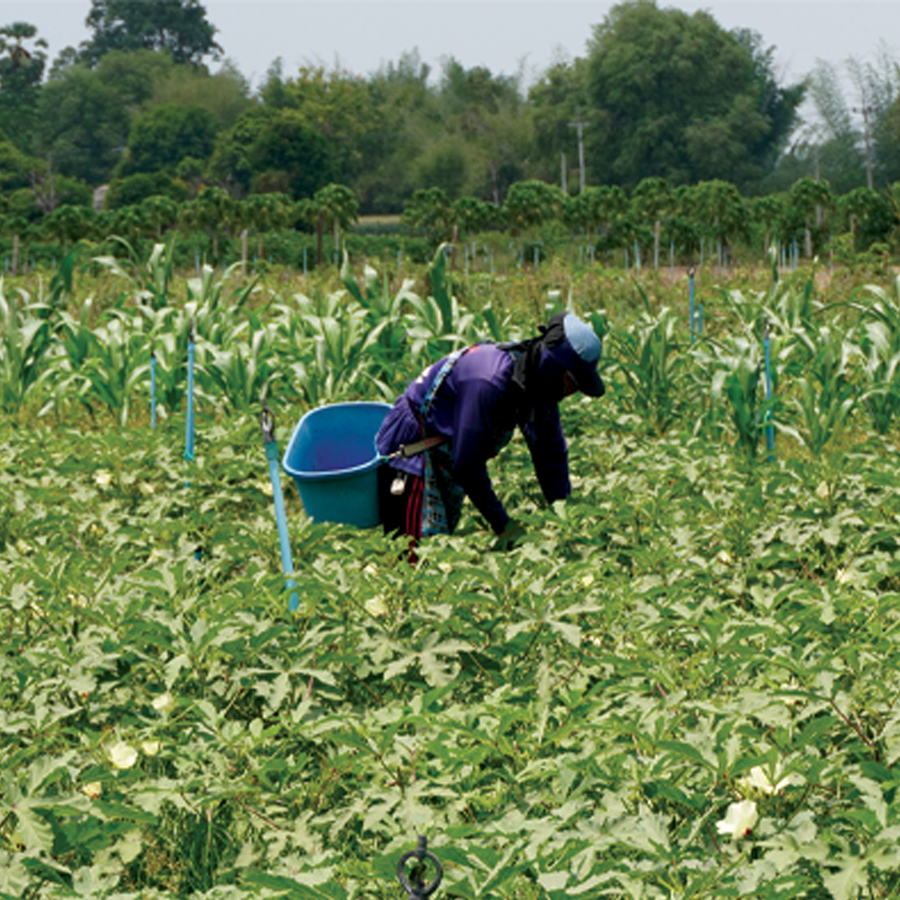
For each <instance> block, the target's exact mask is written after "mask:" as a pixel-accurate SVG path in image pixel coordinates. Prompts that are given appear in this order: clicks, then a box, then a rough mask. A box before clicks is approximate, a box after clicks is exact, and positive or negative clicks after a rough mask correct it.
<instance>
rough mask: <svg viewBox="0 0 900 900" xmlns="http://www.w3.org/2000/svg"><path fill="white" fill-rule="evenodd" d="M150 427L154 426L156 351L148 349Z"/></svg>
mask: <svg viewBox="0 0 900 900" xmlns="http://www.w3.org/2000/svg"><path fill="white" fill-rule="evenodd" d="M150 427H151V428H153V429H155V428H156V351H155V350H151V351H150Z"/></svg>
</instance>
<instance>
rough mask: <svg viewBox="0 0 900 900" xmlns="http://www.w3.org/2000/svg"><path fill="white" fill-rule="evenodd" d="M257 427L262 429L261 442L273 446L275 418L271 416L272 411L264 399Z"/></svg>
mask: <svg viewBox="0 0 900 900" xmlns="http://www.w3.org/2000/svg"><path fill="white" fill-rule="evenodd" d="M259 427H260V428H261V429H262V433H263V441H264V442H265V443H266V444H274V443H275V416H274V415H272V410H271V409H269V404H268V403H266V400H265V397H264V398H263V401H262V415H260V417H259Z"/></svg>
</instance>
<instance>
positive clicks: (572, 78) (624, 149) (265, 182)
mask: <svg viewBox="0 0 900 900" xmlns="http://www.w3.org/2000/svg"><path fill="white" fill-rule="evenodd" d="M86 24H87V25H88V28H89V31H90V33H91V36H90V38H89V39H88V40H86V41H85V42H83V43H82V44H81V45H80V46H79V47H69V48H66V49H65V50H63V51H62V52H61V53H60V54H59V55H58V57H57V58H56V59H55V60H53V61H52V63H50V62H49V61H48V59H47V55H46V44H45V42H44V41H43V40H42V39H41V37H40V35H39V34H38V32H37V29H36V28H35V26H33V25H29V24H27V23H21V22H20V23H12V24H10V25H7V26H5V27H3V28H0V213H2V215H3V216H4V217H5V221H6V222H7V224H6V225H5V226H4V230H5V231H6V232H7V233H9V232H10V231H14V232H16V233H18V232H19V231H21V230H22V227H23V225H22V223H24V224H25V226H29V227H30V226H33V225H35V224H36V223H39V222H40V221H42V220H43V219H45V218H47V219H48V223H47V224H48V225H52V227H55V228H56V229H57V230H58V231H59V232H60V233H62V232H64V231H66V230H67V238H71V237H72V236H73V235H74V234H75V232H76V231H77V228H76V226H75V224H74V223H75V222H76V219H77V218H78V217H79V216H80V218H81V220H83V226H84V227H85V228H86V227H87V222H88V220H89V219H90V218H91V216H90V213H72V212H61V211H60V210H61V209H63V208H64V207H76V208H81V209H88V208H91V207H95V206H97V207H100V206H102V209H103V211H104V213H115V212H117V211H122V210H125V209H126V208H127V209H131V210H132V212H131V213H130V214H129V215H130V216H131V222H132V230H138V229H139V228H141V229H144V230H147V227H149V228H151V229H155V228H159V227H171V225H172V224H173V222H175V221H180V223H181V225H182V227H194V228H201V229H202V228H207V229H208V228H209V225H208V224H204V223H205V220H206V218H208V217H209V216H215V215H218V216H220V217H221V216H223V215H224V213H223V211H222V210H224V208H225V205H226V204H227V203H232V204H236V205H235V206H234V208H235V209H239V210H241V212H240V214H238V213H234V214H233V215H231V217H230V219H229V220H228V221H227V222H226V227H225V230H226V231H233V230H235V229H238V230H240V229H239V226H240V225H241V222H240V221H239V220H240V219H241V217H242V216H243V218H244V219H245V220H247V221H249V222H250V223H251V227H253V228H255V229H256V230H260V229H262V230H266V228H268V227H270V226H269V225H266V217H267V216H268V217H269V219H270V220H271V221H270V225H272V224H273V223H277V222H279V221H281V220H282V219H285V218H286V219H292V221H293V223H294V224H295V225H296V224H297V223H300V224H301V225H302V226H305V227H309V228H313V229H315V230H317V231H318V233H319V234H320V235H321V233H322V231H323V230H325V229H327V228H328V227H329V226H330V227H332V228H333V226H334V222H335V216H334V215H332V214H331V212H329V209H330V206H333V205H334V203H324V204H323V203H322V202H316V201H315V200H314V198H315V197H316V196H317V195H319V194H320V192H322V191H323V190H325V189H329V190H332V192H333V191H334V190H335V188H332V187H331V186H339V187H342V188H344V189H345V190H346V192H347V195H346V196H352V198H353V203H355V210H354V214H355V213H356V212H361V213H400V212H402V211H404V210H405V211H406V212H405V218H406V221H408V222H410V223H414V224H415V225H416V227H418V228H422V229H425V230H426V231H429V230H434V229H437V230H440V229H441V228H444V230H446V228H445V226H446V227H448V228H450V229H451V230H452V228H453V227H454V226H455V227H456V228H457V230H459V229H463V230H472V229H473V228H474V227H475V225H476V224H477V223H478V222H479V221H481V220H484V222H485V223H487V225H488V226H490V225H502V226H503V227H508V228H513V229H517V230H520V231H521V230H522V229H527V228H529V227H534V225H535V221H536V220H535V216H537V218H538V219H542V220H546V219H547V218H552V217H553V216H556V217H557V218H559V219H560V220H561V221H563V222H565V223H567V224H568V225H570V227H574V228H577V229H580V230H582V231H583V232H584V233H586V234H596V235H598V236H599V238H602V239H603V240H605V241H608V242H612V243H616V242H618V243H619V244H627V243H629V242H632V241H633V240H640V241H643V240H645V239H646V235H644V234H643V233H642V232H641V231H640V229H641V228H649V229H650V230H651V231H653V230H656V231H657V233H656V234H655V236H654V238H653V240H654V241H655V242H656V243H657V244H658V243H659V242H660V241H664V240H665V239H666V237H668V239H669V242H670V243H671V242H677V243H679V244H680V245H681V246H684V247H689V246H691V245H692V242H693V243H696V240H695V238H694V236H692V234H691V227H693V226H689V221H690V219H691V217H692V216H694V215H695V213H694V212H693V210H694V209H707V208H712V207H714V206H715V203H713V202H712V201H706V200H691V201H690V202H688V198H689V196H690V197H701V198H702V197H705V196H713V195H715V196H719V195H721V196H723V197H724V196H725V193H723V192H728V191H727V190H726V188H718V187H716V188H715V189H713V188H709V187H706V188H704V189H703V190H700V187H701V186H702V185H722V184H724V185H729V186H730V191H731V192H732V193H733V194H734V195H736V196H739V197H747V198H756V199H755V200H754V203H755V204H756V207H757V208H758V209H759V210H760V212H759V215H760V216H767V217H768V220H770V221H771V222H772V223H774V222H775V220H776V218H777V216H776V214H775V212H769V213H767V212H764V210H765V209H766V203H765V202H763V200H761V199H760V198H772V199H771V201H770V202H769V201H767V202H768V205H769V206H771V207H772V209H773V210H774V209H776V208H777V207H778V205H779V203H780V204H781V205H783V206H784V207H785V209H794V208H797V203H796V202H795V201H794V200H793V199H791V196H792V192H793V197H794V198H796V197H797V196H798V195H799V194H800V193H802V192H803V191H804V190H805V191H806V192H807V193H810V192H811V191H812V192H813V193H815V191H813V189H811V188H808V187H803V188H802V189H801V188H796V187H795V186H796V185H798V184H802V185H806V182H807V180H809V181H811V182H815V183H818V184H820V187H818V188H816V189H815V190H817V191H818V192H819V193H820V194H822V198H820V200H821V202H817V203H816V204H815V206H816V208H817V212H816V214H815V221H814V222H813V223H812V224H810V223H809V222H807V221H806V218H805V217H804V222H803V226H802V228H800V231H802V232H803V234H804V239H805V240H807V241H810V240H813V239H814V236H815V234H816V233H817V230H818V231H820V232H821V230H822V228H823V215H824V212H823V210H824V211H827V210H828V209H829V208H833V209H835V210H837V209H838V204H837V202H836V200H834V199H833V198H834V196H844V195H849V194H851V193H852V192H854V191H856V190H857V189H860V188H865V189H867V190H868V191H869V192H870V193H869V194H865V195H861V194H854V199H853V200H852V201H851V200H849V199H848V200H846V201H842V203H843V207H845V208H846V209H850V207H851V206H852V207H853V211H852V212H846V214H845V218H847V219H848V221H849V218H848V217H852V221H853V225H854V229H853V230H854V233H856V223H857V222H860V221H864V226H863V229H862V230H863V231H865V229H866V228H869V230H870V231H872V230H873V229H874V232H878V233H879V234H882V235H883V234H884V233H886V231H889V230H890V228H891V227H893V226H892V225H890V219H891V216H892V212H891V209H892V206H891V202H892V201H891V197H890V195H889V193H888V192H887V190H886V189H887V188H888V187H889V186H890V185H891V184H894V183H895V182H897V181H900V100H898V97H897V91H896V90H895V77H896V74H895V73H896V66H894V67H893V68H891V66H890V65H888V64H887V62H886V61H882V62H884V65H881V66H876V65H867V66H863V65H857V66H856V69H855V70H854V72H855V83H856V84H858V86H859V87H860V89H861V90H863V91H867V94H866V102H867V106H866V109H867V111H868V114H867V119H866V123H865V127H866V133H865V135H862V134H860V133H858V131H857V130H856V128H855V126H854V120H853V118H852V116H851V115H850V112H849V108H850V107H849V106H848V104H847V102H845V101H844V98H843V97H842V95H841V93H840V90H839V88H838V87H837V80H836V75H835V71H834V69H833V68H832V69H829V67H828V66H827V65H826V64H821V65H820V66H819V68H818V69H817V70H816V71H815V72H813V73H811V74H810V76H809V78H807V79H806V80H804V81H803V82H800V83H797V84H792V85H782V84H780V83H779V81H778V79H777V78H776V76H775V73H774V68H773V52H774V50H773V48H767V47H765V46H763V44H762V42H761V39H760V37H759V35H757V34H754V33H752V32H750V31H746V30H734V31H729V30H726V29H724V28H722V27H721V26H719V25H718V23H717V22H716V21H715V19H714V18H713V17H712V16H711V15H710V14H708V13H706V12H698V13H694V14H688V13H685V12H683V11H680V10H677V9H672V8H661V7H659V6H658V5H657V3H656V2H655V0H625V2H623V3H620V4H618V5H617V6H615V7H613V8H612V10H611V11H610V12H609V13H608V15H607V16H606V17H605V18H604V20H603V21H602V22H601V23H599V24H597V25H595V26H594V29H593V35H592V38H591V40H590V42H589V44H588V48H587V52H586V54H585V56H584V57H579V58H574V59H570V60H569V59H566V60H559V61H557V62H555V63H554V64H552V65H551V66H550V67H549V68H548V69H547V70H546V71H544V72H543V73H541V75H540V76H539V77H538V78H537V79H536V80H535V81H534V83H532V84H531V85H530V86H528V87H526V86H525V85H524V81H523V77H522V75H521V73H520V74H517V75H505V74H495V73H492V72H491V71H489V70H488V69H486V68H483V67H475V68H471V69H466V68H465V67H464V66H462V65H461V64H460V63H459V62H458V61H457V60H455V59H453V58H450V59H448V60H446V61H445V62H444V63H443V65H442V69H441V71H440V72H439V73H432V72H431V70H430V68H429V67H428V66H427V65H426V64H425V63H423V62H422V61H421V59H420V58H419V56H418V54H417V52H416V51H411V52H409V53H407V54H404V55H403V56H402V57H401V58H400V60H398V61H396V62H390V63H387V64H385V65H383V66H382V67H381V68H380V69H379V70H378V71H376V72H374V73H371V74H370V75H368V76H366V77H363V76H360V75H355V74H352V73H350V72H347V71H339V70H333V71H328V70H326V69H325V68H323V67H317V66H304V67H301V68H300V69H299V70H298V71H297V72H295V73H286V72H285V71H284V67H283V65H282V63H281V61H280V60H275V61H274V62H273V64H272V66H271V68H270V69H269V71H268V73H267V75H266V77H265V79H264V80H263V82H262V84H261V85H260V87H259V88H258V89H256V90H253V89H251V87H250V85H249V83H248V82H247V80H246V79H245V78H244V77H243V75H242V74H241V73H240V71H239V70H238V69H237V68H236V67H235V66H234V65H232V64H230V63H229V62H228V61H227V59H226V60H225V61H224V62H223V63H222V64H221V65H220V67H219V68H218V70H217V71H215V72H213V71H211V70H210V68H209V62H210V61H212V60H221V58H222V56H223V54H224V50H223V48H221V47H220V46H219V45H218V44H217V43H216V40H215V36H216V33H217V31H216V28H215V26H214V25H213V24H212V23H210V22H209V21H208V19H207V17H206V13H205V10H204V8H203V6H202V5H201V4H200V3H199V2H198V0H90V8H89V10H88V13H87V18H86ZM805 96H808V97H809V98H810V99H812V101H813V102H814V104H815V106H816V108H817V109H818V110H819V112H820V113H821V115H820V116H819V119H820V124H819V125H818V126H817V130H814V129H811V128H809V127H806V128H799V129H798V125H799V124H800V123H799V119H798V109H799V106H800V104H801V102H802V101H803V99H804V97H805ZM863 138H865V140H864V139H863ZM789 142H791V143H789ZM581 160H583V165H581ZM829 184H830V185H834V188H833V189H831V188H829V187H828V185H829ZM537 185H543V186H544V187H545V188H547V189H550V187H551V186H552V185H556V186H558V187H557V188H556V191H557V193H555V194H552V199H551V194H548V193H547V191H544V193H543V194H541V195H540V196H541V198H542V199H541V200H540V202H537V201H536V200H535V198H536V197H537V196H538V194H537V193H536V192H540V191H541V190H543V188H540V187H537ZM663 185H664V186H665V189H663V187H662V186H663ZM582 187H585V188H586V189H585V190H582ZM98 189H101V190H100V192H99V193H98ZM429 191H431V192H432V193H431V194H429V193H428V192H429ZM716 191H718V194H717V193H716ZM529 192H530V193H529ZM874 193H878V199H876V198H875V197H874ZM267 195H271V196H273V197H274V198H275V199H274V200H273V199H270V200H269V201H263V200H254V201H253V202H254V203H255V204H256V206H253V205H252V204H249V205H248V204H247V201H249V200H250V198H264V197H266V196H267ZM510 195H512V196H510ZM826 195H827V196H826ZM635 197H636V198H637V200H635V199H634V198H635ZM223 198H224V199H223ZM429 198H430V199H429ZM441 198H445V200H446V202H444V200H442V199H441ZM522 198H531V199H530V200H529V201H528V203H531V205H535V204H536V205H537V206H538V207H541V208H542V209H543V210H544V212H542V213H541V214H540V215H538V214H537V213H534V212H531V213H524V212H522V211H521V210H519V211H516V210H518V208H519V207H521V206H522V204H523V203H524V202H525V201H524V200H523V199H522ZM623 198H626V200H627V204H626V205H629V215H627V216H626V215H624V213H623V212H622V210H623V209H624V207H623V206H622V204H623V202H625V201H624V200H623ZM101 199H102V203H101ZM304 201H305V202H306V205H305V206H303V205H302V203H303V202H304ZM757 201H759V202H757ZM347 202H349V201H347ZM716 202H719V201H716ZM723 202H724V201H723ZM528 203H525V205H526V206H527V205H528ZM217 204H218V207H219V211H218V213H216V212H215V209H216V206H217ZM267 204H268V207H267ZM291 204H294V205H295V206H291ZM297 204H301V205H300V206H296V205H297ZM635 204H636V205H635ZM854 204H855V206H854ZM860 204H861V206H860ZM732 205H733V204H732ZM175 207H177V208H178V212H177V213H175V212H173V209H174V208H175ZM643 207H646V209H648V210H651V212H649V213H646V215H645V212H646V210H643ZM656 207H658V209H657V208H656ZM843 207H842V208H843ZM857 207H859V208H857ZM266 208H269V209H270V210H274V209H276V208H278V209H279V210H282V212H279V213H273V212H271V211H270V212H264V210H265V209H266ZM442 208H443V211H441V209H442ZM451 208H452V210H453V212H452V213H449V212H448V211H447V210H448V209H451ZM136 209H143V210H144V211H145V214H143V216H144V219H145V220H149V221H150V222H151V225H150V226H146V224H142V225H140V226H139V225H138V224H137V221H138V220H137V218H136V216H137V214H136V213H135V212H134V210H136ZM323 209H324V210H325V212H323V211H322V210H323ZM148 210H150V211H149V212H147V211H148ZM284 210H291V211H290V212H284ZM423 210H424V212H423ZM554 210H555V212H553V211H554ZM652 210H655V211H652ZM551 212H553V216H551V215H550V213H551ZM345 214H346V210H344V211H343V212H341V213H340V215H345ZM779 215H780V214H779ZM648 216H649V218H648ZM429 217H430V218H431V219H434V220H435V222H434V223H429ZM226 218H228V217H226ZM781 218H782V220H784V221H788V220H789V219H790V217H787V219H786V218H785V216H784V215H782V216H781ZM51 219H52V220H53V221H52V223H51V221H50V220H51ZM450 219H454V220H455V221H454V222H452V223H451V224H450V225H447V222H449V221H450ZM727 220H728V216H727V215H724V214H720V215H716V218H715V226H714V227H715V229H718V230H719V231H721V232H722V235H721V236H720V237H717V238H716V240H725V239H728V235H727V232H728V230H729V227H730V226H728V225H727V224H726V222H727ZM881 220H883V221H881ZM192 221H193V225H191V222H192ZM746 221H747V220H746V217H744V219H743V222H744V224H746ZM10 222H12V223H13V224H12V225H10V224H9V223H10ZM66 222H68V223H69V224H63V223H66ZM97 222H99V223H100V225H101V226H102V224H103V222H102V220H97ZM97 222H95V224H97ZM126 222H127V219H126ZM879 222H880V224H878V223H879ZM260 223H262V224H260ZM442 223H443V224H442ZM865 223H867V224H865ZM246 224H247V223H246V221H245V222H244V226H245V227H246ZM737 224H740V221H739V222H738V223H737ZM889 225H890V227H888V226H889ZM697 227H700V226H697ZM703 227H705V228H707V229H708V228H710V227H713V226H708V225H707V226H703ZM772 227H773V228H774V227H775V226H774V225H773V226H772ZM797 227H798V226H797V225H796V222H794V223H793V224H790V222H789V224H788V225H785V226H779V228H781V230H782V231H784V230H785V229H787V230H788V231H790V230H791V229H792V228H793V230H794V231H796V230H797ZM694 230H695V231H696V228H695V229H694ZM663 231H666V234H663V233H662V232H663ZM631 232H634V233H631ZM807 234H808V235H809V237H806V235H807ZM703 239H704V238H703V236H700V237H698V238H697V240H703Z"/></svg>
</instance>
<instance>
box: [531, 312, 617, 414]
mask: <svg viewBox="0 0 900 900" xmlns="http://www.w3.org/2000/svg"><path fill="white" fill-rule="evenodd" d="M543 344H544V348H545V350H546V352H547V355H548V356H549V357H550V358H551V359H552V360H554V361H555V362H556V363H558V364H559V365H561V366H562V367H563V368H564V369H565V370H566V371H567V372H568V373H569V376H570V377H571V378H572V381H574V382H575V386H576V387H577V388H578V390H579V391H581V393H582V394H587V396H588V397H602V396H603V394H604V393H605V392H606V387H605V385H604V384H603V379H602V378H601V377H600V373H599V372H598V371H597V363H598V362H599V361H600V352H601V350H602V346H601V344H600V338H598V337H597V335H596V333H595V332H594V329H593V328H591V326H590V325H588V324H587V323H586V322H582V321H581V319H579V318H578V316H576V315H575V313H557V314H556V315H555V316H553V317H552V318H551V319H550V322H549V323H548V324H547V330H546V331H545V332H544V337H543Z"/></svg>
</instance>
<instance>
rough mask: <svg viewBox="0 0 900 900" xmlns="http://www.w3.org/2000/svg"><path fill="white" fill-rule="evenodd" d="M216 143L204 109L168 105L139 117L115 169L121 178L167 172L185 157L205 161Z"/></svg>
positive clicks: (212, 123) (213, 126)
mask: <svg viewBox="0 0 900 900" xmlns="http://www.w3.org/2000/svg"><path fill="white" fill-rule="evenodd" d="M215 141H216V119H215V116H214V115H213V114H212V112H210V110H209V109H207V108H206V107H205V106H188V105H187V104H180V103H167V104H164V105H162V106H156V107H154V108H153V109H151V110H150V111H149V112H146V113H144V114H143V115H142V116H138V117H137V118H136V119H135V120H134V122H133V123H132V125H131V132H130V134H129V136H128V147H127V149H126V151H125V156H124V158H123V159H122V163H121V165H120V167H119V169H118V171H119V173H120V174H122V175H133V174H137V173H138V172H157V171H167V172H169V173H171V174H174V173H175V171H176V168H177V166H178V163H180V162H181V161H182V160H183V159H184V158H185V157H193V158H195V159H201V160H203V159H208V158H209V156H210V155H211V154H212V151H213V147H214V146H215Z"/></svg>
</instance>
